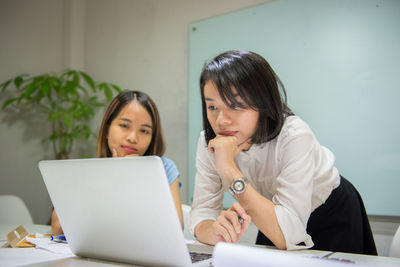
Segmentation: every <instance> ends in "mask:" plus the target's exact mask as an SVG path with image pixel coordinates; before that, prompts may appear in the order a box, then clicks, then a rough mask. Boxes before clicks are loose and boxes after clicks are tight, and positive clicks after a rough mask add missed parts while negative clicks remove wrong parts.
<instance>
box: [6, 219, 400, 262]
mask: <svg viewBox="0 0 400 267" xmlns="http://www.w3.org/2000/svg"><path fill="white" fill-rule="evenodd" d="M17 226H18V225H10V224H1V223H0V247H1V248H0V266H4V267H6V266H22V265H29V266H52V267H53V266H71V267H75V266H76V267H80V266H89V267H91V266H94V267H102V266H132V265H127V264H122V263H115V262H107V261H101V260H96V259H87V258H81V257H69V258H64V257H65V256H63V255H57V254H54V253H51V252H48V251H45V250H42V249H36V248H5V247H4V246H5V245H7V241H6V238H5V235H6V234H7V233H8V232H10V231H11V230H13V229H14V228H16V227H17ZM24 227H25V229H26V230H27V231H28V233H29V234H34V233H41V234H48V233H50V231H51V229H50V226H48V225H24ZM193 245H196V243H195V244H193ZM284 253H289V254H301V255H308V256H317V257H323V256H325V255H328V254H329V252H327V251H318V250H310V249H309V250H300V251H285V252H284ZM329 257H330V258H335V259H346V260H351V261H355V262H356V263H359V264H365V265H368V266H400V258H390V257H379V256H378V257H377V256H366V255H360V254H350V253H333V254H331V255H330V256H329ZM328 261H330V262H332V260H328ZM351 266H352V264H349V267H351Z"/></svg>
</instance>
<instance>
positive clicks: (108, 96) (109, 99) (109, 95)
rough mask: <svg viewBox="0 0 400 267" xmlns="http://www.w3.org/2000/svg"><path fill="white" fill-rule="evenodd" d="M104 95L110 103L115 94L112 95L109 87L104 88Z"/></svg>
mask: <svg viewBox="0 0 400 267" xmlns="http://www.w3.org/2000/svg"><path fill="white" fill-rule="evenodd" d="M104 93H105V95H106V98H107V100H108V102H110V101H111V100H112V98H113V93H112V91H111V89H110V87H109V86H106V87H105V88H104Z"/></svg>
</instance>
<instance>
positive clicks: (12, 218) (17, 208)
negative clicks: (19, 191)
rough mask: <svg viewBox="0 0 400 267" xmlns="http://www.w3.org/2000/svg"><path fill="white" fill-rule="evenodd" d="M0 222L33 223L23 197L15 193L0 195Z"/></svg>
mask: <svg viewBox="0 0 400 267" xmlns="http://www.w3.org/2000/svg"><path fill="white" fill-rule="evenodd" d="M0 223H10V224H16V225H20V224H22V225H24V224H33V220H32V216H31V214H30V212H29V210H28V208H27V207H26V205H25V203H24V202H23V201H22V199H21V198H20V197H18V196H15V195H0Z"/></svg>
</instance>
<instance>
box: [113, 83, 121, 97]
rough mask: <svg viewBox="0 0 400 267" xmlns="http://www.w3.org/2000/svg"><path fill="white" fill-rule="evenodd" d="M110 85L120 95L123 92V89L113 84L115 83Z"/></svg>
mask: <svg viewBox="0 0 400 267" xmlns="http://www.w3.org/2000/svg"><path fill="white" fill-rule="evenodd" d="M110 85H111V87H112V88H114V90H115V91H116V92H117V93H118V94H119V93H121V92H122V89H121V88H120V87H119V86H117V85H115V84H113V83H110Z"/></svg>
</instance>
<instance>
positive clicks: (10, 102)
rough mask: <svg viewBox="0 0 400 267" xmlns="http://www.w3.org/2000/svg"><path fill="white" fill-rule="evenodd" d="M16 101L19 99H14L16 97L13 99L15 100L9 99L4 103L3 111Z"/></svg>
mask: <svg viewBox="0 0 400 267" xmlns="http://www.w3.org/2000/svg"><path fill="white" fill-rule="evenodd" d="M15 100H17V99H16V98H14V97H13V98H9V99H7V100H6V101H5V102H4V104H3V107H2V109H5V108H6V107H7V106H8V105H11V104H12V103H13V102H14V101H15Z"/></svg>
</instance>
